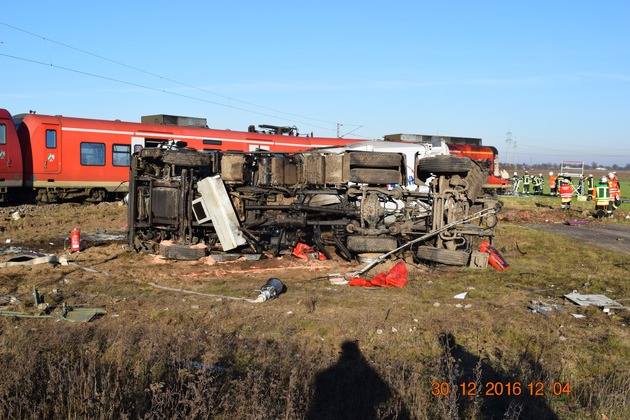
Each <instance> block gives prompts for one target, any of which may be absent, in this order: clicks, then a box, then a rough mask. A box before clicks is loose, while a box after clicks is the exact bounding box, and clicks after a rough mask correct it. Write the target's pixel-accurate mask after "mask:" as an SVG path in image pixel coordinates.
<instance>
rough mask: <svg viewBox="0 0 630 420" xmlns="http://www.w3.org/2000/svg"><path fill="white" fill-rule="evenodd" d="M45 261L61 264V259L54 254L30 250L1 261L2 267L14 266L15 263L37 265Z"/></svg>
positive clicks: (0, 265)
mask: <svg viewBox="0 0 630 420" xmlns="http://www.w3.org/2000/svg"><path fill="white" fill-rule="evenodd" d="M44 263H51V264H59V260H58V259H57V257H56V256H54V255H48V254H38V253H35V252H29V253H24V254H20V255H17V256H15V257H11V258H9V259H8V260H6V261H5V262H3V263H0V267H12V266H15V265H36V264H44Z"/></svg>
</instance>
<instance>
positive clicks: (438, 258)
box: [417, 246, 470, 265]
mask: <svg viewBox="0 0 630 420" xmlns="http://www.w3.org/2000/svg"><path fill="white" fill-rule="evenodd" d="M417 255H418V257H419V258H422V259H423V260H426V261H433V262H436V263H440V264H446V265H467V264H468V261H469V260H470V253H468V252H466V251H456V250H451V249H444V248H434V247H432V246H421V247H418V252H417Z"/></svg>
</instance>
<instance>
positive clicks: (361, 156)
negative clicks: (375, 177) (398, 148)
mask: <svg viewBox="0 0 630 420" xmlns="http://www.w3.org/2000/svg"><path fill="white" fill-rule="evenodd" d="M349 155H350V166H351V167H363V168H400V166H401V164H402V156H401V155H399V154H398V153H373V152H351V153H349Z"/></svg>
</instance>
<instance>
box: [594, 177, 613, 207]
mask: <svg viewBox="0 0 630 420" xmlns="http://www.w3.org/2000/svg"><path fill="white" fill-rule="evenodd" d="M593 200H594V201H595V205H596V206H598V207H599V206H602V207H605V206H607V205H608V203H609V202H610V190H609V189H608V183H606V182H600V183H598V184H597V186H596V187H595V189H594V190H593Z"/></svg>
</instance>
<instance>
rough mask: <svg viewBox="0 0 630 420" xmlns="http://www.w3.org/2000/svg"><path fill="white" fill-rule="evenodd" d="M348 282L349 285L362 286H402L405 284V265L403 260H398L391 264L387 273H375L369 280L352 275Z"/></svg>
mask: <svg viewBox="0 0 630 420" xmlns="http://www.w3.org/2000/svg"><path fill="white" fill-rule="evenodd" d="M348 284H349V285H350V286H364V287H373V286H378V287H390V286H393V287H403V286H404V285H405V284H407V266H406V265H405V262H404V261H399V262H398V264H396V265H395V266H393V267H392V269H391V270H389V271H388V272H387V273H381V274H377V275H376V276H375V277H373V278H372V279H371V280H366V279H363V278H361V277H353V278H352V279H351V280H350V281H349V282H348Z"/></svg>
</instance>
